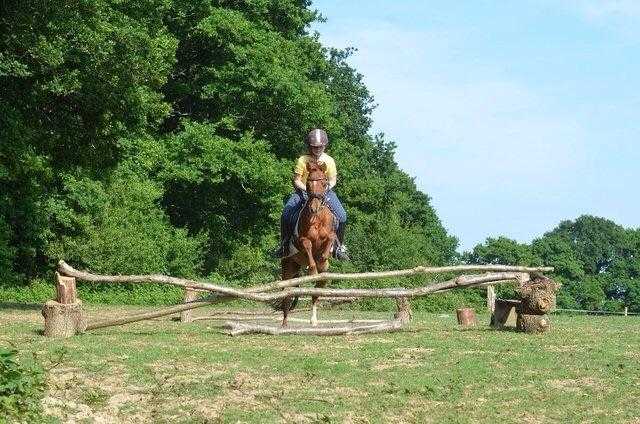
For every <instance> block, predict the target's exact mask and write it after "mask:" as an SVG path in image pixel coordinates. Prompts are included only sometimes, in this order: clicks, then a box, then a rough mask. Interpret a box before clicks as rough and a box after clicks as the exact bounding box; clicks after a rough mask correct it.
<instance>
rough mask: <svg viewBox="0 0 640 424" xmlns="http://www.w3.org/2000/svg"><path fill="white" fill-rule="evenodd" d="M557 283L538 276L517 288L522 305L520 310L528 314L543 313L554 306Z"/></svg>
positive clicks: (549, 310)
mask: <svg viewBox="0 0 640 424" xmlns="http://www.w3.org/2000/svg"><path fill="white" fill-rule="evenodd" d="M558 288H559V284H557V283H556V282H555V281H553V280H551V279H550V278H546V277H542V276H538V277H536V278H535V279H534V280H532V281H528V282H526V283H524V284H522V285H521V286H520V287H519V288H518V292H519V293H520V297H521V299H522V305H521V306H520V312H521V313H523V314H529V315H544V314H546V313H549V312H551V310H552V309H553V308H555V306H556V291H558Z"/></svg>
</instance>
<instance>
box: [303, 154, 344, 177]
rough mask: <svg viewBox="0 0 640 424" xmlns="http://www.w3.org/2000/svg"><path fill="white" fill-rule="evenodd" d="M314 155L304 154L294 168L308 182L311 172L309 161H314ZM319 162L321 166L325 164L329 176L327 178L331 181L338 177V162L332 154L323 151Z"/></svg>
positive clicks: (325, 171)
mask: <svg viewBox="0 0 640 424" xmlns="http://www.w3.org/2000/svg"><path fill="white" fill-rule="evenodd" d="M312 160H313V157H312V156H310V155H302V156H300V157H299V158H298V161H297V162H296V167H295V169H294V170H293V173H294V174H296V175H300V180H301V181H302V182H303V183H304V184H306V183H307V177H308V176H309V172H308V171H307V163H308V162H310V161H312ZM318 164H319V165H320V166H323V165H324V174H325V175H326V176H327V179H328V180H329V181H331V180H332V179H335V178H337V177H338V170H337V169H336V162H335V161H334V160H333V158H332V157H331V156H329V155H328V154H326V153H324V152H323V153H322V154H321V155H320V157H319V158H318Z"/></svg>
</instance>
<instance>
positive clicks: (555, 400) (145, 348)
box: [0, 305, 640, 423]
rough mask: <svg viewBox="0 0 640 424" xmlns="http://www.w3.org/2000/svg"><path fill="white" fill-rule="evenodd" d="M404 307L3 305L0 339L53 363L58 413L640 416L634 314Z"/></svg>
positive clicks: (170, 418) (287, 418) (80, 416)
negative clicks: (289, 326) (223, 320)
mask: <svg viewBox="0 0 640 424" xmlns="http://www.w3.org/2000/svg"><path fill="white" fill-rule="evenodd" d="M88 308H89V309H90V313H91V314H93V315H94V316H96V314H97V313H98V311H100V314H101V315H102V316H105V315H109V316H116V315H121V314H124V313H129V312H133V311H134V310H140V308H135V307H114V306H94V305H91V306H89V307H88ZM202 313H203V311H202V310H199V311H198V312H197V314H202ZM353 314H356V313H355V312H351V311H343V312H330V313H329V312H324V313H321V316H320V318H321V319H322V318H327V317H329V316H331V317H335V316H345V315H346V316H352V315H353ZM357 314H358V315H359V316H363V315H364V314H363V313H357ZM414 315H415V316H414V321H413V322H412V324H411V325H410V326H409V327H408V329H407V330H406V331H402V332H399V333H391V334H376V335H361V336H341V337H299V336H281V337H273V336H259V335H255V336H240V337H236V338H232V337H229V336H226V335H224V334H222V333H221V331H220V330H219V329H218V328H217V327H216V323H215V322H212V321H199V322H195V323H192V324H182V323H179V322H175V321H172V320H171V319H168V318H167V319H159V320H154V321H147V322H141V323H135V324H130V325H127V326H123V327H113V328H107V329H102V330H96V331H94V332H91V333H87V334H84V335H81V336H76V337H73V338H71V339H66V340H51V339H46V338H44V337H43V336H41V335H40V334H39V331H40V330H41V329H42V322H41V320H42V319H41V317H40V316H39V310H38V309H37V307H34V309H32V310H31V309H28V308H26V307H23V308H22V309H16V308H15V305H5V307H4V309H0V343H1V344H8V343H11V344H14V345H15V346H16V347H17V348H18V349H19V350H20V352H21V354H22V355H30V354H31V353H35V354H37V356H38V358H39V359H40V361H41V363H42V364H43V365H44V366H45V367H47V368H50V371H49V378H48V381H49V391H48V395H47V398H46V399H45V408H46V410H47V411H48V412H49V413H50V414H52V415H53V416H55V417H57V418H58V419H60V420H61V421H63V422H64V421H70V420H76V421H80V422H82V421H84V422H93V421H99V420H101V419H102V420H106V421H108V422H114V421H115V422H184V423H205V422H223V423H226V422H229V423H231V422H234V423H235V422H256V423H258V422H260V423H262V422H363V423H365V422H371V423H383V422H437V423H440V422H445V423H446V422H451V423H458V422H459V423H466V422H469V423H475V422H491V423H493V422H514V423H537V422H539V423H548V422H594V423H602V422H615V423H625V422H626V423H638V422H640V409H639V408H638V406H637V405H638V399H639V398H640V319H638V318H636V317H592V316H564V315H563V316H555V315H554V316H552V325H553V328H552V331H551V332H550V333H548V334H545V335H538V336H533V335H527V334H521V333H517V332H512V331H494V330H491V329H489V328H488V327H487V326H485V325H480V326H479V327H477V328H475V329H470V330H461V329H459V328H458V326H457V325H456V322H455V314H451V313H449V314H426V313H416V314H414ZM305 316H306V315H305ZM367 316H380V315H379V314H376V313H368V314H367ZM486 318H487V317H485V316H481V317H480V320H481V321H484V322H486Z"/></svg>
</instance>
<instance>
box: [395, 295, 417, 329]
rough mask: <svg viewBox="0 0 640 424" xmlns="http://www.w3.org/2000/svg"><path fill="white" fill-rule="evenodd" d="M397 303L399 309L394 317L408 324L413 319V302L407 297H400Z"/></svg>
mask: <svg viewBox="0 0 640 424" xmlns="http://www.w3.org/2000/svg"><path fill="white" fill-rule="evenodd" d="M396 305H397V306H398V310H397V311H396V313H395V314H394V316H393V317H394V318H395V319H397V320H398V321H400V322H401V323H402V324H408V323H409V322H410V321H411V317H412V315H411V304H410V303H409V299H407V298H406V297H398V298H397V299H396Z"/></svg>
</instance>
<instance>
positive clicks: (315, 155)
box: [275, 129, 349, 261]
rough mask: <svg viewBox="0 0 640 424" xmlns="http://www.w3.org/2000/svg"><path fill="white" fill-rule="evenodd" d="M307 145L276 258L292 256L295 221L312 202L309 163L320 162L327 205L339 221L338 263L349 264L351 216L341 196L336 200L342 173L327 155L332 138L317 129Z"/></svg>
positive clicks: (295, 177) (282, 224) (287, 206)
mask: <svg viewBox="0 0 640 424" xmlns="http://www.w3.org/2000/svg"><path fill="white" fill-rule="evenodd" d="M304 141H305V143H306V145H307V154H305V155H302V156H300V157H299V158H298V161H297V162H296V166H295V168H294V171H293V189H294V192H293V193H292V194H291V196H289V200H287V202H286V204H285V205H284V209H283V211H282V216H281V218H280V232H281V240H280V247H278V250H277V251H276V253H275V255H276V256H277V257H280V258H283V257H286V256H288V255H289V242H290V240H291V236H292V234H293V231H294V228H295V225H296V222H295V220H296V219H297V217H298V214H299V212H300V210H301V209H302V207H303V206H304V204H305V202H306V201H307V199H308V195H307V176H308V175H307V174H308V172H307V163H308V162H310V161H316V162H317V163H318V164H319V165H320V166H322V167H323V168H324V170H325V171H324V173H325V175H326V176H327V180H328V182H329V188H328V190H327V193H326V195H325V202H326V204H327V205H328V206H329V209H331V211H332V212H333V214H334V215H335V217H336V218H337V220H338V229H337V231H336V232H337V234H336V235H337V238H338V240H337V243H336V244H337V245H336V246H335V249H334V256H335V257H336V258H337V259H340V260H346V261H348V260H349V255H348V253H347V247H346V246H345V245H344V227H345V223H346V222H347V212H346V211H345V210H344V208H343V207H342V204H341V203H340V200H338V196H336V193H335V192H334V191H333V187H334V186H335V185H336V182H337V179H338V171H337V169H336V163H335V161H334V160H333V158H332V157H331V156H329V155H328V154H327V153H325V149H326V147H327V144H329V137H328V136H327V133H326V132H325V130H321V129H313V130H311V131H310V132H309V134H307V136H306V137H305V138H304Z"/></svg>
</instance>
